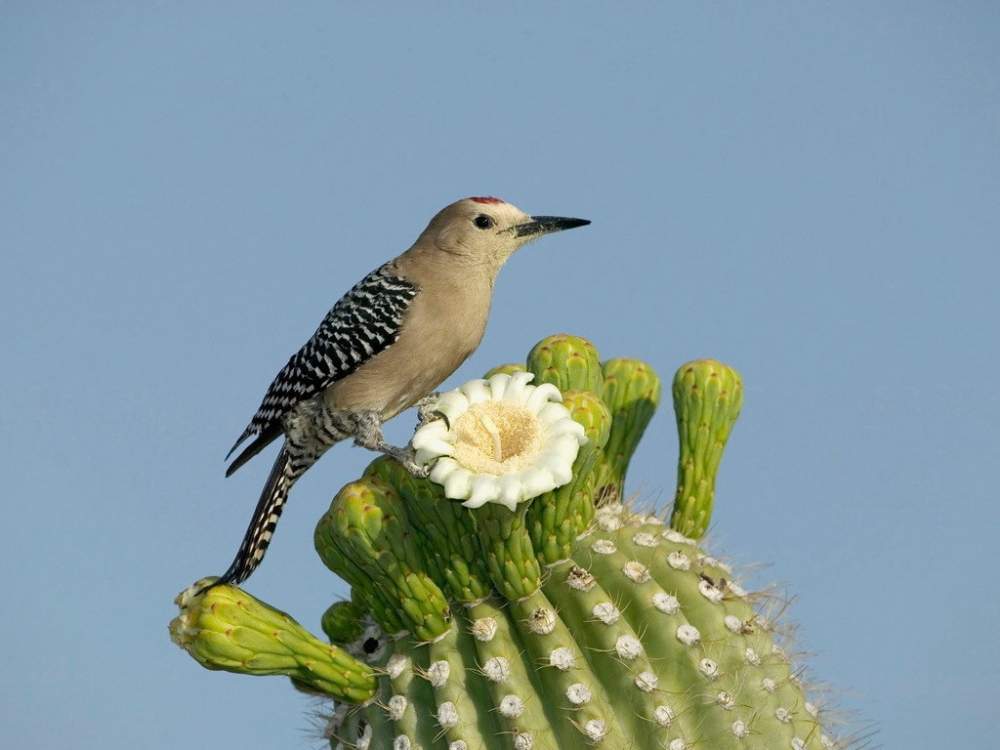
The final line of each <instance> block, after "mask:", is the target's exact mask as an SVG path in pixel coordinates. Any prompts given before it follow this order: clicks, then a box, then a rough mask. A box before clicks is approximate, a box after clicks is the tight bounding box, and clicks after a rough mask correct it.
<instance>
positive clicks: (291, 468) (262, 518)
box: [212, 445, 311, 586]
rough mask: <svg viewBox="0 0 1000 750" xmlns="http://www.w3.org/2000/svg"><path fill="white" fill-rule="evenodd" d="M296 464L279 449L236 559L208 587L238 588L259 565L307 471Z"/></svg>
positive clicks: (285, 452) (304, 467) (285, 448)
mask: <svg viewBox="0 0 1000 750" xmlns="http://www.w3.org/2000/svg"><path fill="white" fill-rule="evenodd" d="M297 463H298V462H296V461H295V460H294V459H293V458H292V455H291V454H290V453H289V452H288V446H287V445H284V446H282V448H281V452H280V453H279V454H278V458H277V459H276V460H275V462H274V466H273V467H272V468H271V474H270V476H268V478H267V484H265V485H264V491H263V492H261V494H260V500H258V501H257V508H256V509H255V510H254V512H253V518H251V519H250V526H248V527H247V532H246V534H245V535H244V536H243V542H242V543H241V544H240V549H239V552H237V553H236V559H235V560H233V563H232V565H230V566H229V570H227V571H226V572H225V573H223V574H222V577H221V578H220V579H219V580H217V581H216V582H215V583H213V584H212V585H213V586H224V585H226V584H232V585H239V584H241V583H243V581H245V580H246V579H247V578H249V577H250V574H251V573H253V572H254V570H256V569H257V566H258V565H260V561H261V560H263V559H264V553H265V552H267V547H268V545H269V544H270V543H271V537H272V536H273V535H274V529H275V527H276V526H277V525H278V519H279V518H280V517H281V511H282V510H283V509H284V507H285V503H286V502H287V501H288V491H289V490H290V489H291V488H292V485H293V484H295V480H296V479H298V478H299V477H300V476H302V474H303V473H304V472H305V469H306V468H308V466H302V465H301V464H300V463H298V465H296V464H297ZM309 465H311V463H310V464H309Z"/></svg>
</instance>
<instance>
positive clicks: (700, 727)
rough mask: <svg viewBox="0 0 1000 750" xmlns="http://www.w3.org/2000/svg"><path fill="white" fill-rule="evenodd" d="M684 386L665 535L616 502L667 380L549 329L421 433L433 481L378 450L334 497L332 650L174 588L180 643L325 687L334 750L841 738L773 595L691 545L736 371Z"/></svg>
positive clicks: (688, 375) (325, 554) (734, 410)
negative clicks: (789, 644)
mask: <svg viewBox="0 0 1000 750" xmlns="http://www.w3.org/2000/svg"><path fill="white" fill-rule="evenodd" d="M525 373H530V374H531V375H532V376H533V383H532V385H528V384H527V381H528V380H529V376H528V375H527V374H525ZM536 386H542V387H541V388H538V389H537V390H535V389H534V387H536ZM553 386H554V387H553ZM556 389H558V391H557V390H556ZM560 392H561V401H562V407H556V406H555V405H554V403H553V402H554V400H555V399H557V398H558V394H559V393H560ZM673 396H674V405H675V410H676V411H677V419H678V429H679V434H680V438H681V441H680V442H681V456H680V459H679V462H678V488H677V495H676V501H675V504H674V508H673V513H672V515H671V519H670V523H669V524H667V523H665V522H664V521H663V520H662V519H661V518H660V517H659V516H657V515H652V514H648V513H642V512H638V511H636V510H635V509H634V508H632V507H631V505H630V504H629V502H628V501H626V500H625V499H624V498H623V497H622V487H623V484H624V476H625V471H626V469H627V467H628V462H629V459H630V457H631V455H632V452H633V451H634V450H635V447H636V445H637V444H638V441H639V438H640V437H641V436H642V433H643V431H644V430H645V427H646V425H647V424H648V422H649V419H650V418H651V417H652V415H653V412H654V410H655V408H656V406H657V403H658V401H659V397H660V383H659V380H658V378H657V376H656V373H655V372H653V370H652V369H651V368H650V367H649V366H648V365H646V364H644V363H642V362H638V361H635V360H629V359H613V360H609V361H607V362H604V363H603V364H602V363H601V361H600V359H599V357H598V355H597V352H596V351H595V349H594V347H593V346H592V345H591V344H590V343H589V342H587V341H584V340H583V339H579V338H574V337H570V336H554V337H551V338H549V339H546V340H545V341H542V342H540V343H539V344H538V345H537V346H536V347H535V348H534V349H532V351H531V354H530V355H529V357H528V360H527V364H526V366H520V365H505V366H503V367H500V368H497V369H496V370H494V371H492V372H491V373H490V376H489V377H488V379H486V380H484V381H477V382H475V383H472V384H468V385H467V386H465V387H463V389H462V391H461V393H458V394H455V395H452V394H447V395H446V396H444V397H443V398H442V400H441V401H440V402H439V409H440V413H441V414H443V418H442V420H441V423H440V424H435V425H433V426H425V427H421V429H420V430H418V432H417V435H416V436H415V438H414V446H415V447H418V449H419V450H420V451H422V452H423V454H424V455H425V458H426V457H428V456H431V457H433V456H434V455H436V456H440V458H438V459H437V463H436V464H435V467H434V469H433V470H432V472H431V476H430V478H428V479H417V478H414V477H413V476H411V475H410V474H408V473H407V472H406V471H404V470H403V469H402V468H401V467H400V465H399V464H397V463H396V462H394V461H393V460H392V459H389V458H384V457H383V458H379V459H377V460H376V461H374V462H373V463H372V464H371V465H370V466H369V467H368V470H367V471H366V472H365V475H364V476H363V477H361V478H360V479H358V480H357V481H355V482H351V483H350V484H348V485H346V486H345V487H344V488H343V489H342V490H340V492H339V493H337V495H336V497H335V498H334V499H333V502H332V504H331V505H330V509H329V510H328V511H327V513H326V514H325V515H324V516H323V518H322V519H321V520H320V522H319V524H318V526H317V529H316V535H315V544H316V549H317V551H318V552H319V554H320V557H321V558H322V559H323V561H324V563H325V564H326V565H327V567H329V568H330V569H331V570H332V571H333V572H335V573H336V574H337V575H339V576H341V577H342V578H343V579H344V580H346V581H347V582H348V583H349V584H350V585H351V598H350V601H344V602H337V603H335V604H333V605H332V606H331V607H330V608H329V609H328V611H327V613H326V615H325V616H324V617H323V623H322V624H323V630H324V632H325V634H326V636H327V640H325V641H324V640H321V639H319V638H316V637H314V636H312V635H310V634H309V633H307V632H306V631H305V630H304V629H303V628H302V627H301V626H300V625H298V624H297V623H295V622H294V621H293V620H292V619H291V618H290V617H288V616H287V615H285V614H283V613H280V612H277V611H275V610H273V609H272V608H270V607H268V606H267V605H265V604H263V603H261V602H258V601H257V600H255V599H253V598H252V597H250V596H249V595H248V594H246V593H245V592H242V591H240V590H239V589H235V588H232V587H226V586H223V587H217V588H212V589H208V590H207V591H205V592H203V593H198V592H200V591H201V589H200V586H201V585H203V582H199V584H195V585H194V586H192V587H191V588H190V589H188V590H187V591H186V592H185V593H183V594H181V596H180V597H178V602H179V604H180V605H181V608H182V612H181V615H180V616H179V617H178V618H177V619H175V620H174V622H173V623H171V634H172V637H173V638H174V640H175V641H176V642H177V643H178V644H180V645H182V646H183V647H184V648H186V649H187V650H188V651H189V652H190V653H191V654H192V656H194V657H195V658H196V659H197V660H198V661H199V662H200V663H202V664H203V665H204V666H206V667H208V668H210V669H226V670H229V671H234V672H241V673H247V674H285V675H288V676H289V677H291V678H292V679H293V681H294V682H295V683H296V684H297V685H298V686H299V687H302V688H305V689H309V690H311V691H313V692H319V693H321V694H323V695H327V696H330V697H331V698H332V699H333V700H334V701H335V706H336V707H335V709H334V710H332V711H331V712H330V715H329V721H328V726H327V737H328V738H329V741H330V744H331V747H332V748H392V749H393V750H406V749H407V748H418V747H419V748H425V749H427V750H430V749H437V748H439V749H441V750H445V749H447V750H473V749H480V748H481V749H482V750H493V749H494V748H516V749H519V750H526V749H527V748H536V749H537V750H541V749H543V748H546V749H547V748H567V749H568V748H589V747H593V746H599V747H606V748H616V749H617V748H633V749H641V748H650V749H651V750H652V749H654V748H655V749H657V750H660V749H662V748H669V750H683V749H684V748H711V750H717V749H720V748H821V747H833V746H834V745H835V744H836V743H835V742H834V741H833V740H831V739H830V738H829V737H828V735H827V734H826V733H825V732H828V729H825V728H824V726H823V724H824V721H823V718H824V715H823V713H822V712H820V711H819V710H818V709H817V708H816V707H815V706H814V705H813V704H812V703H810V702H809V700H808V699H807V696H806V693H805V690H804V687H803V685H802V684H801V682H800V679H799V674H800V672H799V670H798V668H797V667H796V666H793V665H792V664H791V663H790V660H789V658H788V656H786V654H785V652H784V651H783V650H782V649H781V648H780V647H779V645H778V644H777V643H776V640H775V630H776V623H775V622H774V620H773V619H772V617H771V616H770V614H769V612H770V609H771V608H770V607H769V606H768V602H769V601H771V599H770V598H769V597H766V596H756V595H753V594H750V593H747V592H746V591H745V590H744V589H743V588H741V586H740V585H739V583H738V582H737V580H736V579H734V575H733V572H732V571H731V570H730V568H728V567H727V566H726V565H725V564H724V563H723V562H721V561H719V560H716V559H715V558H713V557H711V556H709V555H708V554H706V553H705V552H704V551H702V549H701V547H700V546H699V541H698V540H699V538H700V537H701V536H702V535H703V534H704V532H705V530H706V528H707V526H708V523H709V519H710V515H711V510H712V502H713V498H714V484H715V475H716V472H717V471H718V467H719V460H720V458H721V455H722V451H723V449H724V447H725V443H726V440H727V439H728V436H729V433H730V430H731V428H732V426H733V423H734V422H735V420H736V417H737V416H738V414H739V409H740V404H741V401H742V386H741V383H740V379H739V376H738V374H737V373H736V372H735V371H733V370H732V369H730V368H728V367H726V366H724V365H722V364H720V363H718V362H714V361H710V360H700V361H697V362H692V363H690V364H687V365H684V366H683V367H682V368H681V369H680V370H679V371H678V373H677V376H676V378H675V380H674V383H673ZM563 407H565V409H563ZM560 410H561V411H560ZM563 412H565V414H564V413H563ZM569 419H571V420H572V424H570V423H568V420H569ZM424 431H426V433H425V432H424ZM581 443H582V444H581ZM469 451H472V452H476V451H479V452H480V453H482V454H483V456H484V458H483V460H484V461H485V462H486V464H487V465H488V466H489V467H490V468H489V470H484V469H483V468H482V466H481V465H479V464H477V463H476V462H477V461H478V459H476V458H474V457H473V458H470V457H469ZM435 452H436V453H435ZM572 456H575V458H573V457H572ZM563 460H565V461H566V467H569V466H570V464H569V463H568V462H569V461H570V460H572V464H571V467H572V471H571V472H570V471H569V470H568V468H567V470H566V472H565V476H563V474H564V472H563V468H562V466H561V464H560V461H563ZM477 466H478V468H477ZM469 467H472V468H469ZM553 483H555V484H556V485H558V486H552V484H553ZM543 488H544V489H543ZM533 492H534V494H535V495H537V496H534V497H531V495H532V493H533ZM538 492H541V494H538ZM446 494H447V495H449V496H450V497H447V496H446ZM450 498H458V499H460V500H464V504H463V503H460V502H458V500H457V499H450ZM468 506H480V507H468Z"/></svg>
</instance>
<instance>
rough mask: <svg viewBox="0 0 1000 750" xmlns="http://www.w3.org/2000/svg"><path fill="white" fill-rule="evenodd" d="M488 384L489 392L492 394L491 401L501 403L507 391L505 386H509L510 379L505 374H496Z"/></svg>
mask: <svg viewBox="0 0 1000 750" xmlns="http://www.w3.org/2000/svg"><path fill="white" fill-rule="evenodd" d="M487 382H488V383H489V384H490V391H491V393H492V394H493V395H492V396H491V398H492V400H493V401H503V400H504V393H506V391H507V386H508V385H510V382H511V377H510V375H508V374H507V373H504V372H498V373H497V374H496V375H494V376H493V377H491V378H490V379H489V380H488V381H487Z"/></svg>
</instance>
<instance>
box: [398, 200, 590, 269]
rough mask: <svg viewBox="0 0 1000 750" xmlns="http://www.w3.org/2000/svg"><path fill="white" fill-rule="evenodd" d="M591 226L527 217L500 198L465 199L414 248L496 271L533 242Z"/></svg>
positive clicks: (445, 212)
mask: <svg viewBox="0 0 1000 750" xmlns="http://www.w3.org/2000/svg"><path fill="white" fill-rule="evenodd" d="M589 223H590V222H589V221H587V220H586V219H569V218H564V217H561V216H528V214H526V213H524V212H523V211H522V210H521V209H519V208H517V207H516V206H512V205H511V204H509V203H505V202H504V201H502V200H500V199H499V198H465V199H463V200H460V201H457V202H455V203H452V204H451V205H450V206H446V207H445V208H443V209H441V211H439V212H438V214H437V216H435V217H434V218H433V219H431V222H430V224H428V225H427V229H425V230H424V231H423V233H422V234H421V235H420V237H419V239H417V241H416V243H415V244H414V248H417V247H420V248H426V249H433V250H437V251H443V252H445V253H448V254H449V255H450V256H452V261H456V260H458V261H467V262H469V263H475V264H487V265H488V266H489V267H491V268H492V269H494V272H495V271H497V270H499V269H500V267H501V266H502V265H503V264H504V263H505V262H506V260H507V259H508V258H509V257H510V256H511V255H513V254H514V252H515V251H516V250H517V249H518V248H520V247H522V246H523V245H526V244H527V243H529V242H531V241H532V240H534V239H537V238H539V237H541V236H542V235H545V234H551V233H552V232H559V231H562V230H563V229H572V228H573V227H582V226H585V225H586V224H589Z"/></svg>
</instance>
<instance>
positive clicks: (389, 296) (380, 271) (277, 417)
mask: <svg viewBox="0 0 1000 750" xmlns="http://www.w3.org/2000/svg"><path fill="white" fill-rule="evenodd" d="M418 291H419V288H418V287H417V285H416V284H414V283H413V282H410V281H407V280H406V279H404V278H402V277H400V276H397V275H396V273H395V268H394V267H393V264H392V263H387V264H385V265H384V266H381V267H380V268H377V269H375V270H374V271H372V272H371V273H370V274H368V275H367V276H365V278H363V279H362V280H361V281H359V282H358V283H357V284H355V285H354V287H353V288H352V289H351V290H350V291H349V292H347V294H345V295H344V296H343V297H341V298H340V300H338V301H337V304H335V305H334V306H333V307H332V308H331V309H330V312H328V313H327V314H326V317H325V318H323V322H322V323H320V325H319V328H317V329H316V333H314V334H313V336H312V338H310V339H309V341H307V342H306V343H305V345H304V346H303V347H302V348H301V349H299V351H298V352H296V353H295V354H294V355H293V356H292V357H291V359H289V360H288V364H286V365H285V366H284V367H283V368H282V369H281V372H279V373H278V374H277V376H276V377H275V378H274V380H273V381H272V383H271V385H270V387H269V388H268V389H267V394H266V395H265V396H264V400H263V401H262V402H261V404H260V408H258V409H257V413H256V414H254V416H253V419H251V420H250V424H249V425H247V428H246V429H245V430H244V431H243V434H242V435H240V437H239V439H238V440H237V441H236V444H235V445H233V447H232V448H231V449H230V451H229V453H228V454H227V455H226V458H227V459H228V458H229V456H231V455H232V454H233V452H234V451H235V450H236V449H237V448H238V447H239V446H240V445H241V444H242V443H243V441H245V440H246V439H247V438H249V437H250V436H252V435H259V436H260V437H259V438H258V439H257V440H255V441H254V442H253V443H251V444H250V445H249V446H247V448H246V449H245V450H244V451H243V453H241V454H240V456H239V457H238V458H237V459H236V460H235V461H234V462H233V464H232V465H231V466H230V468H229V470H228V471H227V472H226V475H227V476H229V475H230V474H232V473H233V472H234V471H236V469H238V468H239V467H240V466H242V465H243V464H244V463H246V462H247V461H248V460H249V459H251V458H253V456H255V455H256V454H257V453H259V452H260V451H261V449H263V448H264V447H265V446H266V445H268V444H269V443H270V442H271V441H272V440H274V439H275V438H276V437H277V436H278V435H280V434H281V433H282V430H283V426H282V419H283V418H284V416H285V415H286V414H288V412H289V411H291V410H292V409H293V408H294V407H295V406H296V405H298V404H300V403H301V402H303V401H307V400H309V399H310V398H313V397H314V396H316V395H317V394H320V393H322V392H323V391H324V390H326V389H327V388H329V387H330V386H331V385H333V384H334V383H335V382H337V381H338V380H340V379H342V378H345V377H347V376H348V375H350V374H351V373H352V372H354V371H355V370H357V369H358V368H359V367H361V365H363V364H364V363H365V362H367V361H368V360H370V359H371V358H372V357H374V356H375V355H376V354H379V353H380V352H382V351H385V350H386V349H388V348H389V347H390V346H392V345H393V344H394V343H395V342H396V341H397V340H398V339H399V335H400V333H401V331H402V329H403V323H404V319H405V315H406V311H407V310H408V309H409V308H410V305H411V304H412V302H413V300H414V298H415V297H416V296H417V292H418Z"/></svg>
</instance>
